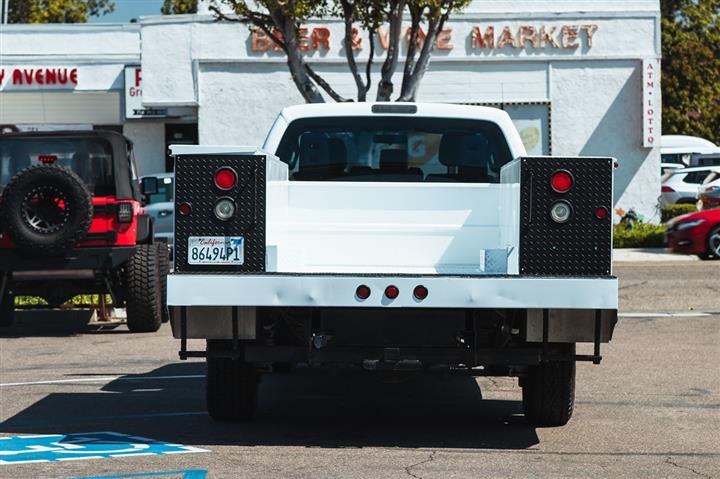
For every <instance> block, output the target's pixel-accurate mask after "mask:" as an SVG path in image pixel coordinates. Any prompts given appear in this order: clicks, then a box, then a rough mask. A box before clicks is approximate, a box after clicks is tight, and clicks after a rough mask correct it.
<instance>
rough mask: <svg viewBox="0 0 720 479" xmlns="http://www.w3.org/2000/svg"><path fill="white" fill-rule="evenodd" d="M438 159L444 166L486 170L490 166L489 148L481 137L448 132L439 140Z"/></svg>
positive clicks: (472, 134) (485, 140)
mask: <svg viewBox="0 0 720 479" xmlns="http://www.w3.org/2000/svg"><path fill="white" fill-rule="evenodd" d="M439 159H440V163H442V164H443V165H445V166H471V167H478V168H486V167H487V166H489V165H490V146H489V144H488V141H487V139H485V138H484V137H483V136H481V135H478V134H474V133H460V132H448V133H445V134H443V137H442V140H440V151H439Z"/></svg>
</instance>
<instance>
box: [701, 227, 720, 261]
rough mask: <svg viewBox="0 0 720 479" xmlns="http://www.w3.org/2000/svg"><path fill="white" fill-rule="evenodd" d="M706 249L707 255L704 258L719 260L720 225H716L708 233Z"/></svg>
mask: <svg viewBox="0 0 720 479" xmlns="http://www.w3.org/2000/svg"><path fill="white" fill-rule="evenodd" d="M707 249H708V250H707V253H706V256H707V257H706V258H704V259H715V260H720V226H716V227H715V228H713V229H712V230H711V231H710V233H709V234H708V237H707Z"/></svg>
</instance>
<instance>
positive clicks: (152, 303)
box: [123, 245, 162, 333]
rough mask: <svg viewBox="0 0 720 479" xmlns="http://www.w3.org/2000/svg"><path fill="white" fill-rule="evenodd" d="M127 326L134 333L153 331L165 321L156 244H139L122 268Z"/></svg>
mask: <svg viewBox="0 0 720 479" xmlns="http://www.w3.org/2000/svg"><path fill="white" fill-rule="evenodd" d="M123 285H124V287H125V306H126V308H127V326H128V329H129V330H130V331H131V332H133V333H151V332H155V331H157V330H158V329H160V325H161V324H162V303H161V301H160V294H161V292H160V277H159V267H158V258H157V248H156V247H155V245H138V247H137V251H136V252H135V254H134V255H133V256H132V258H130V259H129V260H128V261H127V262H126V263H125V267H124V268H123Z"/></svg>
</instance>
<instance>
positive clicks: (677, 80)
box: [660, 0, 720, 143]
mask: <svg viewBox="0 0 720 479" xmlns="http://www.w3.org/2000/svg"><path fill="white" fill-rule="evenodd" d="M660 4H661V10H662V55H663V59H662V80H661V82H662V96H663V114H662V122H663V125H662V126H663V133H664V134H684V135H694V136H701V137H703V138H707V139H708V140H711V141H713V142H715V143H720V0H661V2H660Z"/></svg>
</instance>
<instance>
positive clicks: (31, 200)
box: [0, 165, 93, 256]
mask: <svg viewBox="0 0 720 479" xmlns="http://www.w3.org/2000/svg"><path fill="white" fill-rule="evenodd" d="M0 203H1V204H2V205H3V207H2V208H1V209H0V215H1V216H2V217H1V218H0V223H2V224H3V225H4V227H5V228H6V229H7V233H8V235H10V238H11V239H12V240H13V242H14V243H15V244H16V245H17V247H18V248H19V249H20V250H22V251H24V252H26V253H31V254H33V255H41V256H52V255H58V254H62V253H63V252H65V251H66V250H68V249H69V248H72V247H73V245H75V243H77V242H78V241H82V239H83V238H85V236H86V234H87V232H88V229H89V228H90V222H91V221H92V215H93V207H92V196H91V194H90V192H89V191H88V189H87V187H86V186H85V184H84V183H83V180H82V179H80V177H79V176H78V175H76V174H75V173H73V172H72V171H70V170H68V169H66V168H62V167H59V166H48V165H37V166H31V167H30V168H26V169H24V170H22V171H20V172H19V173H18V174H16V175H15V176H14V177H13V178H12V179H11V180H10V182H9V183H8V185H7V186H6V187H5V190H4V191H3V193H2V198H0Z"/></svg>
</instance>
